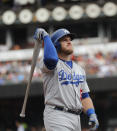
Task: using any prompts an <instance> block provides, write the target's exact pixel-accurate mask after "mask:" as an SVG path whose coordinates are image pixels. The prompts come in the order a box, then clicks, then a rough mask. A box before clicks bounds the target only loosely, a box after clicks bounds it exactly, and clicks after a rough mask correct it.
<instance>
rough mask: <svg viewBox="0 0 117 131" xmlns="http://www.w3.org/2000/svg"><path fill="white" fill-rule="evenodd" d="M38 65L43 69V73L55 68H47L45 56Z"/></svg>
mask: <svg viewBox="0 0 117 131" xmlns="http://www.w3.org/2000/svg"><path fill="white" fill-rule="evenodd" d="M38 67H39V69H40V70H41V72H42V73H48V72H51V71H53V70H54V69H53V70H50V69H48V68H47V66H46V65H45V63H44V60H43V57H42V58H41V59H40V61H39V63H38Z"/></svg>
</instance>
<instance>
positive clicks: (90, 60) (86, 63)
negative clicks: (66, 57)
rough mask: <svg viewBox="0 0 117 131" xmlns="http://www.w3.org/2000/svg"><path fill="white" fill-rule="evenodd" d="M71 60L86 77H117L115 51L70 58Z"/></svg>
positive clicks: (116, 55) (116, 56)
mask: <svg viewBox="0 0 117 131" xmlns="http://www.w3.org/2000/svg"><path fill="white" fill-rule="evenodd" d="M72 60H74V61H75V62H76V63H78V64H79V65H81V66H82V67H83V68H84V69H85V71H86V74H87V77H109V76H115V75H117V51H116V52H108V53H106V54H105V53H103V52H97V53H95V54H84V55H78V56H72Z"/></svg>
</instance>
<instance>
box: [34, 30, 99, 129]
mask: <svg viewBox="0 0 117 131" xmlns="http://www.w3.org/2000/svg"><path fill="white" fill-rule="evenodd" d="M34 39H36V40H37V41H38V39H41V40H43V41H44V57H43V59H42V60H41V61H40V69H41V71H42V73H43V88H44V97H45V110H44V124H45V128H46V131H81V124H80V113H81V112H82V111H83V112H85V113H86V114H87V116H88V117H89V125H90V126H91V128H90V129H91V130H96V129H97V128H98V126H99V123H98V119H97V116H96V113H95V109H94V106H93V103H92V100H91V98H90V96H89V93H88V92H89V88H88V85H87V82H86V75H85V71H84V70H83V68H82V67H80V66H79V65H77V64H76V63H74V62H73V61H71V59H70V58H71V55H72V53H73V47H72V40H73V39H74V34H72V33H70V32H69V31H68V30H67V29H58V30H57V31H55V32H54V33H53V34H52V35H51V37H50V36H49V34H48V33H47V32H46V31H45V30H44V29H42V28H38V29H36V31H35V34H34Z"/></svg>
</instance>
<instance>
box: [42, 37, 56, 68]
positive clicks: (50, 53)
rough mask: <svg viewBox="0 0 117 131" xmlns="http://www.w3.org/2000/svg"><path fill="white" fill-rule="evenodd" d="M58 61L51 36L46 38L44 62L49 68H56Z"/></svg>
mask: <svg viewBox="0 0 117 131" xmlns="http://www.w3.org/2000/svg"><path fill="white" fill-rule="evenodd" d="M57 62H58V55H57V52H56V49H55V47H54V45H53V43H52V41H51V39H50V37H49V36H46V37H45V38H44V63H45V65H46V66H47V68H48V69H54V68H55V67H56V64H57Z"/></svg>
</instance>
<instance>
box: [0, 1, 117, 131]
mask: <svg viewBox="0 0 117 131" xmlns="http://www.w3.org/2000/svg"><path fill="white" fill-rule="evenodd" d="M116 24H117V1H116V0H110V1H109V0H0V131H16V128H17V127H16V125H15V121H16V120H17V119H19V114H20V111H21V107H22V103H23V99H24V94H25V90H26V85H27V79H28V76H29V71H30V65H31V57H32V51H33V47H34V42H33V34H34V31H35V29H36V28H37V27H42V28H44V29H46V31H48V32H49V33H50V34H51V33H52V32H53V31H54V30H56V29H58V28H67V29H68V30H70V31H71V32H74V33H76V34H77V37H76V39H75V40H74V41H73V44H74V54H73V56H72V58H71V59H72V60H74V61H75V62H77V63H79V64H80V65H81V66H83V67H84V68H85V70H86V73H87V81H88V84H89V87H90V89H91V93H90V95H91V97H92V99H93V101H94V105H95V108H96V112H97V115H98V119H99V123H100V127H99V129H98V130H99V131H117V89H116V88H117V26H116ZM42 53H43V49H42V50H41V54H40V56H39V59H38V61H39V60H40V58H41V56H42ZM43 109H44V99H43V89H42V76H41V72H40V70H39V68H38V62H37V66H36V69H35V72H34V76H33V82H32V86H31V90H30V96H29V99H28V103H27V109H26V118H24V119H22V121H23V122H24V123H25V124H26V125H27V126H28V129H29V130H30V131H33V130H35V131H40V130H41V128H42V127H43ZM81 117H82V119H81V121H82V131H88V129H87V117H86V116H85V115H84V114H81Z"/></svg>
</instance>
